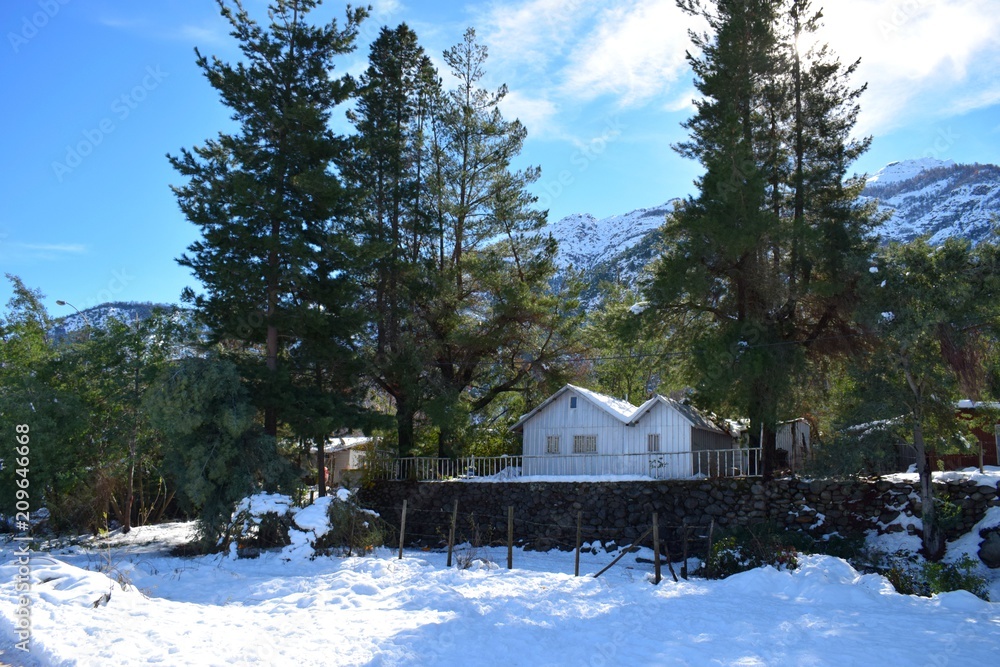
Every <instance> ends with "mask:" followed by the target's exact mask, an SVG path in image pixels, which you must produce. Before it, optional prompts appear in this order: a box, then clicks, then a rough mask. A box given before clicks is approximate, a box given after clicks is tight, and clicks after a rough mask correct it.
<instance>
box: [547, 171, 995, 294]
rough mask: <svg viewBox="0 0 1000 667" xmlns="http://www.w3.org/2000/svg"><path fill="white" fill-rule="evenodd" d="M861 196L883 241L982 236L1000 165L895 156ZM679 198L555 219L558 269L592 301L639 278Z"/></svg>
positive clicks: (991, 213)
mask: <svg viewBox="0 0 1000 667" xmlns="http://www.w3.org/2000/svg"><path fill="white" fill-rule="evenodd" d="M862 197H863V198H865V199H868V200H874V201H876V203H877V205H878V207H879V210H880V211H882V212H884V213H886V214H888V215H889V218H888V220H887V221H886V223H885V224H884V225H883V226H882V228H881V230H880V232H879V233H880V236H881V237H882V239H883V241H885V242H889V241H904V242H905V241H910V240H912V239H914V238H916V237H918V236H923V235H929V236H930V239H931V242H932V243H935V244H937V243H942V242H943V241H944V240H945V239H946V238H948V237H951V236H960V237H964V238H968V239H969V240H971V241H972V242H974V243H977V242H979V241H981V240H983V239H985V238H986V237H987V236H989V235H990V234H991V233H992V230H993V229H994V228H995V227H997V226H998V225H1000V223H998V222H997V220H1000V167H998V166H996V165H993V164H956V163H955V162H954V161H952V160H938V159H935V158H928V157H925V158H918V159H913V160H902V161H898V162H891V163H889V164H887V165H886V166H885V167H883V168H882V169H880V170H879V171H877V172H876V173H875V174H872V175H871V176H870V177H868V179H867V184H866V186H865V189H864V191H863V192H862ZM680 201H682V200H680V199H672V200H669V201H668V202H666V203H665V204H662V205H660V206H654V207H651V208H640V209H636V210H634V211H630V212H628V213H624V214H619V215H612V216H608V217H606V218H601V219H597V218H595V217H594V216H593V215H590V214H588V213H579V214H573V215H569V216H566V217H564V218H562V219H560V220H558V221H556V222H554V223H550V224H549V225H548V226H546V227H545V228H544V231H547V232H549V233H551V234H552V236H553V237H554V238H555V239H556V241H558V243H559V254H558V255H557V257H556V264H557V266H558V267H559V270H560V273H561V274H565V272H566V271H567V270H568V269H569V267H573V268H574V269H575V270H577V271H580V272H582V273H583V275H584V276H585V277H586V279H587V286H586V289H585V291H584V294H583V300H584V302H585V303H586V304H588V305H594V304H595V303H596V300H598V299H599V294H598V285H599V283H600V282H601V281H602V280H616V281H618V282H623V283H626V284H628V283H634V282H636V281H637V280H638V279H639V277H640V274H641V272H642V270H643V268H644V267H645V266H646V265H647V264H648V263H649V262H650V261H651V260H652V259H654V258H655V257H656V256H657V255H658V251H659V235H658V230H659V228H660V227H661V226H662V225H663V224H664V223H665V222H666V217H667V215H668V214H669V213H671V212H672V211H673V210H674V208H675V207H676V205H677V204H678V203H679V202H680Z"/></svg>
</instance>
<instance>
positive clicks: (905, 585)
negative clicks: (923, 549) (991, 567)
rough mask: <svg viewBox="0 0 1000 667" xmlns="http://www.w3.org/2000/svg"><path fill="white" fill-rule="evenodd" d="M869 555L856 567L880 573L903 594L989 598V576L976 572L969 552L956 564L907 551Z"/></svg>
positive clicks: (975, 563)
mask: <svg viewBox="0 0 1000 667" xmlns="http://www.w3.org/2000/svg"><path fill="white" fill-rule="evenodd" d="M866 556H867V558H866V559H865V560H864V561H861V562H859V563H857V564H855V567H857V568H858V569H861V570H863V571H867V572H875V573H878V574H881V575H882V576H884V577H885V578H886V579H888V580H889V583H891V584H892V587H893V588H895V589H896V592H897V593H900V594H901V595H920V596H923V597H930V596H931V595H937V594H939V593H948V592H950V591H959V590H962V591H968V592H970V593H972V594H973V595H975V596H977V597H980V598H982V599H983V600H987V601H989V592H988V588H987V586H986V579H985V578H984V577H982V576H980V575H979V574H977V573H976V570H977V569H978V567H979V566H978V563H977V562H976V561H975V560H974V559H972V558H970V557H969V556H968V555H966V556H962V558H961V559H959V560H958V561H957V562H955V563H928V562H926V561H923V560H922V559H920V558H919V557H917V556H916V555H914V554H912V553H909V552H906V551H896V552H894V553H884V552H877V551H876V552H869V553H868V554H866Z"/></svg>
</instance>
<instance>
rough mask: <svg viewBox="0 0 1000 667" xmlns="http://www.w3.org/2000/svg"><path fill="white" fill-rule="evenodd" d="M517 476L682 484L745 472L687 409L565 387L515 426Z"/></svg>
mask: <svg viewBox="0 0 1000 667" xmlns="http://www.w3.org/2000/svg"><path fill="white" fill-rule="evenodd" d="M512 430H513V431H515V432H520V433H521V434H522V437H523V463H522V471H521V474H522V475H526V476H528V475H641V476H650V477H655V478H661V479H666V478H684V477H691V476H693V475H706V476H715V475H720V474H721V475H726V474H733V473H734V472H745V468H746V466H747V463H748V462H747V461H746V457H745V455H744V454H743V452H741V451H740V450H739V449H736V445H735V442H734V440H733V437H732V436H731V435H730V434H729V433H727V432H726V431H723V430H722V429H720V428H719V427H718V426H716V425H715V424H713V423H712V422H711V421H710V420H709V419H707V418H706V417H704V416H703V415H701V414H700V413H699V412H698V411H697V410H695V409H694V408H692V407H691V406H688V405H684V404H682V403H679V402H678V401H675V400H672V399H669V398H666V397H664V396H654V397H653V398H651V399H649V400H648V401H646V402H645V403H643V404H642V405H640V406H635V405H632V404H631V403H629V402H627V401H622V400H619V399H616V398H612V397H610V396H605V395H603V394H598V393H596V392H593V391H590V390H588V389H583V388H582V387H576V386H573V385H570V384H568V385H566V386H565V387H563V388H562V389H560V390H559V391H557V392H556V393H555V394H553V395H552V396H550V397H549V398H547V399H546V400H545V401H544V402H543V403H542V404H541V405H539V406H538V407H537V408H535V409H534V410H532V411H531V412H529V413H528V414H526V415H524V416H523V417H521V419H520V420H519V421H518V422H517V423H516V424H515V425H514V426H513V427H512Z"/></svg>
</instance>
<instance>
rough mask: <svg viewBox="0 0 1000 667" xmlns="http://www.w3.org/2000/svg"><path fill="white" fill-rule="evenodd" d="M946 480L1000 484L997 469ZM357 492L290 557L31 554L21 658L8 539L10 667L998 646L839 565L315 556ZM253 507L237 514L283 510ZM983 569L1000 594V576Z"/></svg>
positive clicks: (996, 517) (999, 620) (960, 610)
mask: <svg viewBox="0 0 1000 667" xmlns="http://www.w3.org/2000/svg"><path fill="white" fill-rule="evenodd" d="M939 476H941V477H943V478H946V479H942V480H941V481H953V480H952V478H954V480H960V479H967V478H970V477H971V478H975V479H976V480H977V481H979V482H980V483H981V484H990V485H994V484H996V483H997V481H998V477H1000V470H994V469H990V470H988V471H987V472H986V474H985V475H979V473H978V472H977V471H975V470H974V469H970V470H967V471H963V472H957V473H943V474H941V475H939ZM914 477H915V476H914ZM905 479H906V480H907V481H910V480H909V478H908V477H907V478H905ZM348 495H349V494H347V493H346V492H341V493H340V494H338V498H337V499H332V498H328V499H324V500H323V503H317V504H316V505H314V506H310V507H308V508H305V509H298V510H292V511H293V512H295V515H294V521H295V524H296V525H297V526H298V529H299V530H293V533H295V535H293V540H292V545H290V546H289V547H286V548H285V549H284V550H283V551H281V552H274V553H265V554H264V555H262V556H261V557H260V558H257V559H238V558H235V557H234V555H233V554H230V553H227V554H222V555H215V556H202V557H195V558H179V557H174V556H171V555H169V551H170V549H171V548H172V547H174V546H177V545H182V544H185V543H186V542H188V541H190V540H191V539H192V537H193V535H194V526H193V524H190V523H172V524H164V525H159V526H148V527H142V528H138V529H135V530H133V531H132V532H131V533H129V534H128V535H120V534H111V535H110V536H108V537H105V538H99V539H89V538H88V539H86V540H83V541H81V542H78V543H76V544H74V545H72V546H63V547H56V548H51V549H50V550H48V551H46V552H33V553H32V554H31V556H30V561H29V566H30V570H31V572H30V581H31V587H30V591H29V592H28V599H29V601H30V603H31V606H30V624H31V638H30V652H24V651H21V650H18V649H17V648H15V644H16V643H17V642H18V641H20V638H19V637H18V635H17V634H16V627H17V624H18V619H19V618H21V617H22V616H19V614H18V609H19V606H18V605H19V600H20V596H23V595H24V593H23V592H18V591H17V585H18V582H19V581H24V579H19V574H21V575H23V574H24V571H21V572H19V568H21V567H23V566H24V565H23V559H20V561H21V562H19V555H18V553H17V551H18V549H19V547H20V543H18V542H13V541H11V542H6V543H3V542H2V541H0V665H15V666H22V665H23V666H36V665H38V666H41V665H45V666H48V665H109V664H113V665H145V664H164V665H295V666H296V667H305V666H306V665H326V664H335V665H386V666H388V665H393V666H395V665H501V666H507V665H511V666H513V665H531V666H535V665H616V664H640V665H861V664H864V665H868V664H872V663H873V662H874V663H877V664H884V665H945V664H949V665H972V664H977V665H978V664H994V663H995V661H996V656H997V654H998V652H1000V603H998V602H984V601H983V600H980V599H979V598H977V597H975V596H973V595H972V594H971V593H966V592H964V591H958V592H954V593H945V594H942V595H937V596H935V597H932V598H921V597H914V596H906V595H899V594H897V593H896V592H895V591H894V590H893V588H892V586H891V584H889V582H888V581H887V580H885V579H884V578H882V577H881V576H878V575H871V574H869V575H862V574H859V573H858V572H857V571H855V570H854V569H853V568H852V567H851V566H850V565H849V564H848V563H847V562H845V561H843V560H840V559H837V558H832V557H829V556H805V557H802V558H801V559H800V567H799V568H798V569H797V570H795V571H791V572H788V571H777V570H775V569H773V568H764V569H758V570H754V571H751V572H746V573H743V574H738V575H735V576H732V577H730V578H728V579H725V580H723V581H707V580H702V579H691V580H689V581H684V580H683V579H682V580H681V581H680V582H679V583H675V582H673V581H672V580H671V579H670V577H669V574H668V572H667V570H666V568H664V576H665V577H666V579H665V580H664V581H663V582H661V583H660V584H659V585H658V586H653V585H652V583H651V576H652V565H651V564H650V563H649V560H650V559H651V557H652V552H651V551H650V550H649V549H643V550H640V551H639V552H638V553H635V554H629V555H627V556H626V557H625V558H623V559H622V560H621V561H620V562H619V563H618V564H617V565H616V566H614V567H613V568H612V569H611V570H609V571H608V572H607V573H606V574H604V575H603V576H601V577H600V578H597V579H595V578H594V577H593V576H592V575H593V573H595V572H597V571H599V570H601V569H602V568H604V566H605V565H608V564H609V563H610V562H611V561H612V559H613V558H614V556H615V554H614V553H608V552H605V551H604V550H603V549H602V548H600V546H599V545H594V548H588V549H585V552H584V553H583V554H582V557H581V572H582V573H583V574H584V576H580V577H574V576H573V554H572V553H565V552H556V551H553V552H548V553H540V552H532V551H523V550H521V549H517V550H515V552H514V566H515V567H514V569H513V570H509V571H508V570H507V569H506V567H503V566H505V564H506V549H504V548H482V547H479V548H473V547H470V546H468V545H463V546H460V547H458V548H457V557H456V561H457V562H461V563H464V564H466V565H468V567H466V568H465V569H461V568H459V567H452V568H448V567H446V566H445V560H446V557H445V554H444V553H440V552H435V551H416V550H407V551H406V552H405V553H404V557H403V559H402V560H399V559H397V558H396V557H395V556H396V554H395V552H392V551H390V550H388V549H383V550H381V551H380V552H377V553H376V554H375V555H374V556H367V557H354V558H338V557H319V558H316V559H315V560H310V558H309V556H311V555H312V550H311V548H310V547H309V544H308V539H306V538H307V536H311V538H315V537H316V536H320V535H322V534H323V533H324V532H325V531H326V530H327V529H328V527H329V526H328V521H327V518H326V512H325V508H326V504H328V503H330V502H337V500H341V501H344V500H347V499H348ZM244 505H245V507H243V506H241V507H242V509H244V510H247V512H245V513H243V514H241V515H240V516H248V515H253V513H254V512H258V511H267V510H280V511H284V506H285V505H287V501H286V500H285V499H283V498H282V497H281V496H267V495H261V496H255V497H254V498H253V499H251V500H250V501H248V502H245V503H244ZM996 525H1000V508H991V509H990V511H989V512H987V515H986V517H985V518H984V519H983V521H982V522H980V524H979V525H978V526H976V528H975V529H974V530H973V532H972V533H970V534H969V535H967V536H965V537H963V538H961V539H959V540H957V541H956V542H954V543H953V544H951V545H949V551H948V555H947V557H946V560H948V561H955V560H957V559H958V558H960V557H961V556H962V555H963V554H968V555H970V556H972V557H973V558H974V557H975V555H976V551H977V550H978V548H979V542H980V540H979V538H978V531H979V529H980V528H985V527H988V526H996ZM300 531H301V532H300ZM869 545H870V546H873V547H876V548H879V549H882V550H884V551H887V552H893V551H896V550H897V549H904V550H909V551H913V550H915V549H916V548H917V547H918V546H919V540H918V538H916V537H915V536H911V535H907V534H906V533H905V532H903V533H894V534H886V535H882V536H876V535H874V534H872V535H871V536H870V537H869ZM585 546H586V547H590V545H585ZM640 559H641V560H640ZM695 565H696V564H695V563H692V564H691V567H692V569H693V568H694V567H695ZM678 569H679V567H678ZM981 572H982V573H983V574H985V575H986V576H987V577H988V578H989V581H990V583H989V593H990V598H991V599H993V600H1000V571H990V570H987V569H986V568H985V566H983V567H982V568H981Z"/></svg>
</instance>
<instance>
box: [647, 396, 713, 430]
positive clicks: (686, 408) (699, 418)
mask: <svg viewBox="0 0 1000 667" xmlns="http://www.w3.org/2000/svg"><path fill="white" fill-rule="evenodd" d="M661 401H662V402H663V403H664V404H666V405H667V406H669V407H671V408H673V409H674V410H677V412H679V413H681V416H682V417H684V419H686V420H687V421H688V423H689V424H691V426H694V427H695V428H700V429H704V430H706V431H718V432H719V433H725V431H724V430H722V429H721V428H719V426H718V425H717V424H715V423H714V422H713V421H712V420H711V419H709V418H708V417H706V416H705V415H703V414H702V413H701V412H699V411H698V409H697V408H695V407H694V406H692V405H687V404H685V403H681V402H680V401H675V400H674V399H672V398H667V397H666V396H661V395H660V394H657V395H656V396H654V397H653V398H651V399H649V400H648V401H646V402H645V403H643V404H642V405H641V406H640V407H639V409H638V410H636V411H635V413H634V414H633V415H632V419H631V420H630V421H631V423H635V422H637V421H639V420H640V419H642V417H643V415H645V414H646V413H647V412H649V411H650V409H652V407H653V406H654V405H656V404H657V403H659V402H661Z"/></svg>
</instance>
